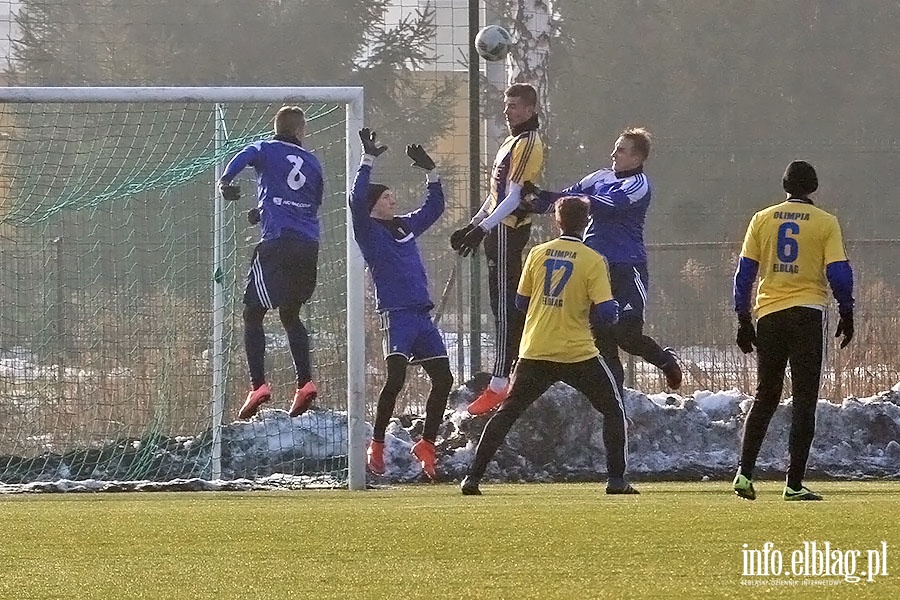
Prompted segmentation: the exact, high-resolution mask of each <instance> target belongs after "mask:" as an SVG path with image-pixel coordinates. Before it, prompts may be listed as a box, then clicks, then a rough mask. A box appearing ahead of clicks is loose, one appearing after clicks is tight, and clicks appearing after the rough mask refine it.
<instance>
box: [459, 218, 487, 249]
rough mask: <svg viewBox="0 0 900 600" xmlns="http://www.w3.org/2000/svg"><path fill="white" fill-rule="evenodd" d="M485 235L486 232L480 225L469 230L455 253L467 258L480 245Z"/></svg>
mask: <svg viewBox="0 0 900 600" xmlns="http://www.w3.org/2000/svg"><path fill="white" fill-rule="evenodd" d="M485 235H487V231H486V230H485V229H484V228H483V227H481V225H476V226H474V227H472V229H470V230H469V233H467V234H466V235H465V237H463V240H462V243H461V244H460V245H459V249H458V250H457V251H456V252H457V253H458V254H459V255H460V256H468V255H470V254H472V253H473V252H475V251H476V250H477V249H478V244H480V243H481V240H483V239H484V236H485Z"/></svg>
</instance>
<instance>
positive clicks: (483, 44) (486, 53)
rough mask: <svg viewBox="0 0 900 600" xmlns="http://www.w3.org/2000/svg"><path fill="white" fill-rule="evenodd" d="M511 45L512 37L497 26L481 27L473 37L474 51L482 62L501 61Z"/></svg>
mask: <svg viewBox="0 0 900 600" xmlns="http://www.w3.org/2000/svg"><path fill="white" fill-rule="evenodd" d="M511 45H512V36H511V35H510V34H509V32H508V31H507V30H505V29H503V28H502V27H500V26H499V25H488V26H487V27H482V28H481V31H479V32H478V35H476V36H475V50H477V51H478V54H479V55H480V56H481V58H483V59H484V60H489V61H495V60H503V59H504V58H505V57H506V55H507V54H508V53H509V47H510V46H511Z"/></svg>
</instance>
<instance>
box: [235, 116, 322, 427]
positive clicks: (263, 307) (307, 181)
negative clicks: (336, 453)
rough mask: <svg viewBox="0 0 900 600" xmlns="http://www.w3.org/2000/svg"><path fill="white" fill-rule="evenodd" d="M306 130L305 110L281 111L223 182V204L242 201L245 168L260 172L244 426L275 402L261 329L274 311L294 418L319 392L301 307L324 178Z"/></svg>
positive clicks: (309, 281) (310, 286)
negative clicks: (269, 133) (238, 180)
mask: <svg viewBox="0 0 900 600" xmlns="http://www.w3.org/2000/svg"><path fill="white" fill-rule="evenodd" d="M305 126H306V118H305V116H304V114H303V110H302V109H301V108H300V107H299V106H284V107H282V108H281V109H279V110H278V112H277V113H276V114H275V136H274V137H273V138H272V139H271V140H267V141H263V142H255V143H253V144H250V145H249V146H247V147H246V148H244V149H243V150H241V151H240V152H239V153H238V154H237V155H235V157H234V158H232V159H231V161H230V162H229V163H228V166H226V167H225V172H224V173H223V174H222V178H221V180H220V181H219V187H220V190H221V192H222V196H223V198H225V199H226V200H237V199H238V198H240V188H239V186H237V185H234V184H232V181H233V180H234V178H235V177H237V175H238V173H240V172H241V171H242V170H243V169H244V168H245V167H247V166H252V167H253V168H254V170H255V171H256V181H257V191H258V202H257V206H256V212H254V211H251V213H250V216H251V222H252V221H253V220H256V219H258V220H259V225H260V233H261V236H262V240H261V241H260V242H259V244H257V246H256V249H255V250H254V251H253V258H252V260H251V261H250V273H249V275H248V276H247V288H246V290H245V292H244V348H245V350H246V352H247V363H248V365H249V367H250V385H251V389H250V393H248V394H247V399H246V401H245V402H244V404H243V406H241V408H240V411H238V417H239V418H241V419H249V418H250V417H252V416H253V415H255V414H256V412H257V411H258V410H259V407H260V405H262V404H263V403H264V402H268V401H269V400H270V399H271V398H272V388H271V387H270V386H269V384H268V382H267V381H266V371H265V356H266V336H265V331H264V330H263V318H264V317H265V316H266V312H267V311H268V310H269V309H274V308H277V309H278V315H279V317H281V324H282V325H283V326H284V330H285V332H286V333H287V338H288V344H289V345H290V348H291V356H292V357H293V360H294V369H295V371H296V373H297V390H296V391H295V393H294V399H293V402H292V404H291V407H290V410H289V413H290V415H291V416H292V417H296V416H298V415H301V414H303V413H304V412H305V411H306V410H307V409H308V408H309V406H310V404H311V403H312V401H313V400H314V399H315V397H316V393H317V390H316V385H315V384H314V383H313V381H312V372H311V371H312V369H311V366H310V359H309V335H308V333H307V331H306V327H304V326H303V322H302V321H301V320H300V307H301V306H303V304H304V303H305V302H307V301H308V300H309V298H310V296H312V293H313V290H314V289H315V287H316V270H317V267H318V264H317V263H318V255H319V217H318V211H319V206H321V204H322V195H323V175H322V166H321V164H320V163H319V160H318V159H317V158H316V157H315V155H313V154H312V153H311V152H309V151H308V150H306V149H305V148H304V147H303V144H302V140H303V131H304V128H305Z"/></svg>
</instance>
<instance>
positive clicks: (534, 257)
mask: <svg viewBox="0 0 900 600" xmlns="http://www.w3.org/2000/svg"><path fill="white" fill-rule="evenodd" d="M588 210H589V207H588V204H587V202H586V201H585V200H584V199H582V198H577V197H575V196H568V197H565V198H561V199H560V200H559V201H558V202H557V204H556V223H557V225H559V228H560V232H561V235H560V237H558V238H557V239H555V240H552V241H550V242H547V243H545V244H540V245H538V246H535V247H534V248H532V250H531V252H529V253H528V258H527V259H526V260H525V267H524V269H523V272H522V278H521V280H520V281H519V286H518V293H517V297H516V305H517V307H518V308H519V310H521V311H522V312H524V313H525V315H526V316H525V330H524V333H523V336H522V343H521V346H520V347H519V360H518V362H517V363H516V367H515V370H514V372H513V374H512V378H511V384H510V391H509V397H508V398H507V399H506V402H504V403H503V405H502V406H501V407H500V410H499V411H497V413H496V414H495V415H494V416H493V417H491V419H490V420H489V421H488V423H487V425H486V426H485V428H484V432H483V433H482V434H481V439H480V440H479V441H478V447H477V448H476V450H475V458H474V459H473V461H472V464H471V465H470V466H469V471H468V473H467V475H466V477H465V479H463V482H462V486H461V488H462V493H463V495H467V496H471V495H480V494H481V490H480V489H479V482H480V481H481V478H482V477H483V476H484V472H485V470H486V469H487V465H488V463H489V462H490V460H491V458H493V456H494V454H495V453H496V452H497V449H498V448H499V447H500V444H502V443H503V440H504V438H505V437H506V434H507V433H508V432H509V430H510V428H511V427H512V426H513V423H515V422H516V420H517V419H518V418H519V416H520V415H521V414H522V413H523V412H524V411H525V410H526V409H527V408H528V407H529V406H531V404H532V403H533V402H534V401H535V400H537V399H538V397H540V395H541V394H543V393H544V392H545V391H547V389H548V388H549V387H550V386H551V385H553V384H554V383H555V382H557V381H563V382H565V383H567V384H569V385H571V386H572V387H573V388H575V389H576V390H578V391H580V392H581V393H582V394H584V395H585V396H587V399H588V401H590V403H591V405H593V407H594V408H595V409H597V410H598V411H600V412H601V413H602V414H603V443H604V445H605V446H606V463H607V476H608V483H607V487H606V493H608V494H637V493H638V491H637V490H636V489H634V488H633V487H632V486H631V485H630V484H629V483H628V482H627V481H626V480H625V468H626V452H627V435H626V429H625V427H626V426H625V409H624V407H623V405H622V398H621V396H620V395H619V390H618V386H616V382H615V379H614V377H613V374H612V372H611V371H610V370H609V367H608V366H607V365H606V363H605V362H604V360H603V358H602V357H601V356H600V352H599V351H598V350H597V346H596V345H595V344H594V339H593V336H592V335H591V321H601V322H612V321H615V320H616V319H617V318H618V313H619V306H618V303H617V302H616V301H615V300H614V299H613V296H612V290H611V288H610V283H609V270H608V267H607V265H606V260H605V259H604V258H603V257H602V256H601V255H600V254H598V253H597V252H595V251H594V250H591V249H590V248H588V247H587V246H585V245H584V244H583V243H582V241H581V235H582V233H583V231H584V228H585V227H586V226H587V219H588Z"/></svg>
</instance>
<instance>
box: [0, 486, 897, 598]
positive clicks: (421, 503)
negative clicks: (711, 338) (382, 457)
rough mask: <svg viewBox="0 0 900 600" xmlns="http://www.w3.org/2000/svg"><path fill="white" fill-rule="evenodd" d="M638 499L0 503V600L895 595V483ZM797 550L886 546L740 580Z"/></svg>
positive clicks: (444, 494) (687, 490)
mask: <svg viewBox="0 0 900 600" xmlns="http://www.w3.org/2000/svg"><path fill="white" fill-rule="evenodd" d="M639 487H640V489H641V490H642V492H643V494H642V495H641V496H606V495H605V494H603V488H602V487H601V486H599V485H597V484H553V485H536V484H527V485H491V484H484V485H483V486H482V489H483V491H484V493H485V495H484V496H482V497H463V496H461V495H460V494H459V491H458V488H457V487H456V486H452V485H437V486H427V485H406V486H398V487H393V488H387V489H382V490H374V491H373V490H370V491H366V492H352V493H351V492H347V491H302V492H283V493H249V494H248V493H183V492H182V493H130V494H101V495H81V494H77V495H76V494H70V495H49V496H36V495H31V496H7V497H2V498H0V565H2V567H0V569H2V570H0V598H3V599H7V598H9V599H12V598H16V599H18V598H22V599H33V598H77V599H88V598H91V599H92V598H102V599H106V598H109V599H113V598H115V599H121V598H154V599H155V598H178V599H182V598H183V599H199V598H315V599H325V598H342V599H346V598H351V599H352V598H430V599H440V598H460V599H462V598H465V599H471V598H517V599H518V598H541V599H547V598H565V599H567V600H575V599H580V598H623V599H624V598H673V599H679V600H680V599H692V598H758V597H776V596H777V597H779V598H794V597H797V598H800V597H806V598H813V597H815V598H853V599H866V598H900V519H898V518H897V513H898V511H900V482H818V483H816V484H815V485H811V487H813V488H814V489H816V490H818V491H821V492H822V493H823V494H825V495H826V502H819V503H788V502H784V501H782V500H781V498H780V492H781V484H779V483H776V482H762V483H760V484H758V486H757V487H758V493H759V494H760V497H759V499H758V500H757V501H756V502H748V501H743V500H739V499H738V498H736V497H734V496H733V495H732V494H731V491H730V484H729V483H727V482H708V483H646V484H642V485H640V486H639ZM804 540H809V541H812V540H815V541H817V542H820V543H821V542H824V541H829V542H831V544H832V546H833V547H838V548H840V549H842V550H850V549H858V550H863V551H865V550H867V549H870V548H877V547H879V545H880V542H881V541H882V540H884V541H887V543H888V552H887V557H888V560H887V563H888V564H887V571H888V575H887V576H886V577H879V578H877V579H876V581H875V582H873V583H865V582H864V581H863V582H861V583H857V584H849V583H841V584H840V585H838V586H828V587H827V588H826V587H820V586H816V587H815V588H810V587H804V586H797V587H792V588H787V587H778V588H775V587H768V588H762V587H752V588H751V587H748V586H745V585H742V583H741V581H742V579H747V578H744V577H742V569H743V559H742V549H743V547H742V545H743V544H745V543H746V544H748V545H749V546H750V547H752V548H761V547H762V545H763V543H764V542H766V541H771V542H773V543H774V544H775V547H776V548H777V549H779V550H781V551H782V552H783V553H784V554H785V565H789V564H790V563H789V557H790V552H791V551H792V550H794V549H796V548H798V547H801V544H802V542H803V541H804ZM864 569H865V552H863V556H862V564H860V565H859V566H858V567H857V571H860V570H864ZM756 579H765V578H756ZM796 579H798V580H802V579H803V578H802V577H801V578H796ZM810 579H815V578H813V577H810ZM818 579H822V578H818ZM837 579H839V578H831V580H837Z"/></svg>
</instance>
